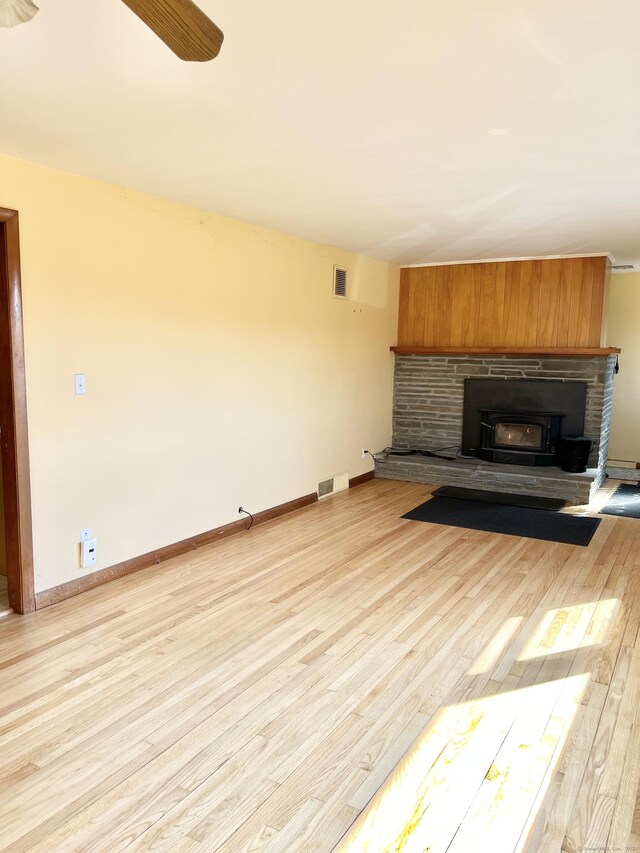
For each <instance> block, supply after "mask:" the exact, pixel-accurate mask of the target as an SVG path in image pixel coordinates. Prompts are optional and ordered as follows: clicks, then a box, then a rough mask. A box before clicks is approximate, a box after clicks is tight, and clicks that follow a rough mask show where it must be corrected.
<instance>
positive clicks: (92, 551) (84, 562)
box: [80, 539, 98, 569]
mask: <svg viewBox="0 0 640 853" xmlns="http://www.w3.org/2000/svg"><path fill="white" fill-rule="evenodd" d="M97 549H98V540H97V539H87V540H86V541H85V542H81V543H80V565H81V566H82V568H83V569H89V568H91V566H95V564H96V560H97V559H98V556H97V553H96V552H97Z"/></svg>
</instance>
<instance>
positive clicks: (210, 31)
mask: <svg viewBox="0 0 640 853" xmlns="http://www.w3.org/2000/svg"><path fill="white" fill-rule="evenodd" d="M122 2H123V3H124V4H125V6H128V7H129V8H130V9H131V11H132V12H134V13H135V14H136V15H137V16H138V17H139V18H140V20H142V21H144V23H145V24H146V25H147V26H148V27H149V28H150V29H152V30H153V32H154V33H155V34H156V35H157V36H159V37H160V38H161V39H162V41H163V42H164V43H165V44H166V45H167V47H169V48H171V50H172V51H173V52H174V53H175V54H176V56H179V57H180V59H184V60H185V61H187V62H208V60H210V59H213V58H214V57H216V56H217V55H218V53H219V51H220V48H221V46H222V40H223V39H224V35H223V33H222V30H220V29H218V27H217V26H216V25H215V24H214V23H213V21H211V20H209V18H207V16H206V15H205V13H204V12H203V11H202V10H201V9H199V8H198V7H197V6H196V4H195V3H192V2H191V0H122Z"/></svg>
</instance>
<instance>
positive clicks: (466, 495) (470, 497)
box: [431, 486, 566, 512]
mask: <svg viewBox="0 0 640 853" xmlns="http://www.w3.org/2000/svg"><path fill="white" fill-rule="evenodd" d="M431 494H432V495H433V496H434V497H442V498H456V499H457V500H460V501H482V502H483V503H488V504H501V505H502V506H524V507H527V508H528V509H546V510H548V511H549V512H557V511H558V510H559V509H562V507H563V506H564V505H565V503H566V501H563V500H562V498H543V497H540V496H539V495H515V494H512V493H511V492H490V491H488V489H463V488H462V486H440V487H439V488H437V489H435V491H433V492H431Z"/></svg>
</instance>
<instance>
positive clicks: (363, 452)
mask: <svg viewBox="0 0 640 853" xmlns="http://www.w3.org/2000/svg"><path fill="white" fill-rule="evenodd" d="M368 453H369V451H368V450H367V448H366V447H363V448H362V458H363V459H366V458H367V454H368Z"/></svg>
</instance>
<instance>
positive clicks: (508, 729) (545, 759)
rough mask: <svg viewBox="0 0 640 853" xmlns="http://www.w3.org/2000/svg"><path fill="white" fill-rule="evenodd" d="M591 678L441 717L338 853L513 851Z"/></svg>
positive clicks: (476, 703)
mask: <svg viewBox="0 0 640 853" xmlns="http://www.w3.org/2000/svg"><path fill="white" fill-rule="evenodd" d="M589 678H590V673H582V674H579V675H574V676H570V677H567V678H564V679H558V680H556V681H549V682H545V683H543V684H536V685H532V686H530V687H526V688H523V689H521V690H512V691H509V692H506V693H500V694H496V695H492V696H486V697H483V698H480V699H475V700H473V701H470V702H464V703H460V704H458V705H454V706H449V707H447V708H444V709H442V711H440V712H439V713H438V714H437V715H436V717H435V718H434V719H433V720H432V721H431V723H430V724H429V726H428V727H427V728H426V729H425V731H424V733H423V734H422V736H421V737H420V738H419V739H418V741H417V742H416V743H415V744H414V746H413V747H412V749H411V750H410V751H409V752H408V753H407V755H406V756H405V758H404V759H403V761H402V762H401V763H400V765H399V766H398V767H397V768H396V770H395V771H394V772H393V774H392V775H391V776H390V777H389V779H388V780H387V782H386V783H385V785H384V786H383V787H382V788H381V790H380V791H379V793H378V794H377V795H376V797H375V798H374V799H373V801H372V802H371V804H370V805H369V806H368V808H367V809H366V810H365V812H364V813H363V814H362V816H361V817H360V819H359V820H358V821H357V822H356V824H355V826H354V827H353V829H352V831H351V832H350V833H349V834H348V836H347V837H346V838H345V839H344V840H343V842H342V844H341V845H340V847H339V848H338V849H339V850H340V851H342V853H347V851H348V853H424V851H425V850H429V853H438V851H444V850H450V851H451V853H454V851H455V853H467V851H469V850H472V849H475V848H476V846H477V839H478V833H482V838H483V844H485V842H486V840H487V838H489V837H490V838H491V839H492V843H491V844H490V845H488V846H486V848H485V849H495V850H501V851H502V850H505V851H506V850H511V849H514V848H515V845H516V844H517V842H518V839H519V838H520V835H521V833H522V831H523V827H524V826H525V825H526V823H527V818H528V816H529V813H530V811H531V808H532V806H533V803H534V801H535V799H536V798H537V797H538V795H539V792H540V788H541V786H542V785H543V783H544V781H545V779H547V780H549V779H550V778H551V775H552V774H551V773H550V769H553V767H554V766H555V762H557V760H558V757H559V755H560V753H561V747H562V745H563V743H564V741H565V740H566V737H567V735H568V733H569V731H570V728H571V723H572V721H573V718H574V715H575V712H576V710H577V708H578V705H579V704H580V702H581V699H582V696H583V695H584V691H585V689H586V686H587V684H588V682H589ZM452 838H453V843H452V842H451V839H452ZM450 844H451V847H449V845H450ZM509 845H510V846H509Z"/></svg>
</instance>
